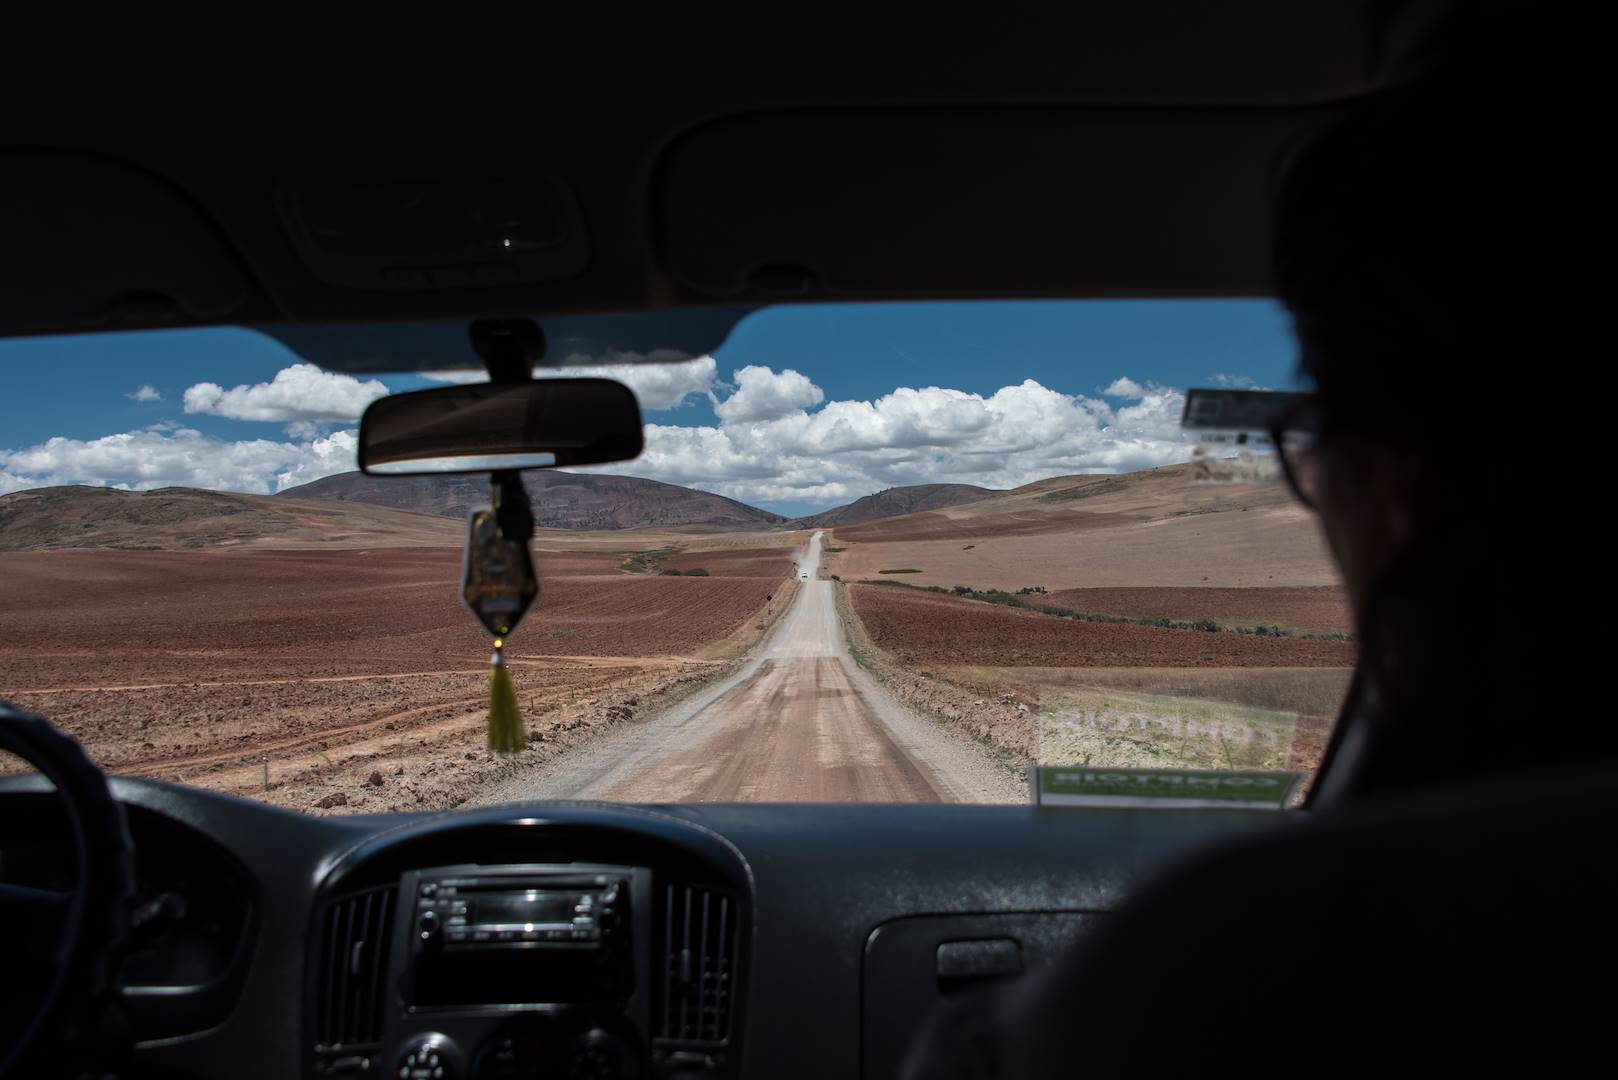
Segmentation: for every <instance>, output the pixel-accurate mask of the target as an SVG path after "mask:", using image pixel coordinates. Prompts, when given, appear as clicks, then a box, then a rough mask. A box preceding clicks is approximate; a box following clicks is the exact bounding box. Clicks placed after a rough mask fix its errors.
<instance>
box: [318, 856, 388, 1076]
mask: <svg viewBox="0 0 1618 1080" xmlns="http://www.w3.org/2000/svg"><path fill="white" fill-rule="evenodd" d="M393 907H394V902H393V888H392V887H391V886H387V887H383V888H379V889H371V890H370V891H368V892H362V893H355V894H354V895H353V896H346V897H344V898H342V899H341V900H337V901H335V902H334V903H333V904H332V905H331V906H330V907H328V908H327V909H326V923H325V927H324V932H323V935H322V940H321V951H320V957H319V962H320V965H321V966H320V991H319V997H318V1006H317V1008H318V1009H319V1012H318V1013H317V1016H316V1021H315V1023H316V1038H317V1039H318V1041H319V1045H320V1046H321V1047H322V1048H324V1049H338V1048H346V1047H354V1046H363V1045H365V1044H376V1043H380V1042H381V1039H382V998H383V993H382V988H383V982H382V980H383V976H384V969H385V968H386V967H387V962H388V930H389V928H390V927H391V926H392V923H393Z"/></svg>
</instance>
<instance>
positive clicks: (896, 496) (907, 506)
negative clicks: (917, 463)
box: [789, 484, 1005, 529]
mask: <svg viewBox="0 0 1618 1080" xmlns="http://www.w3.org/2000/svg"><path fill="white" fill-rule="evenodd" d="M1003 494H1005V492H1003V491H996V490H995V489H993V488H983V487H974V486H973V485H971V484H912V485H910V486H908V487H893V488H888V489H887V490H886V491H879V492H877V493H876V494H875V495H867V496H865V497H864V498H862V499H855V500H854V501H853V502H851V503H847V504H845V505H843V506H834V507H832V508H831V509H830V510H824V511H821V512H820V513H818V514H811V515H809V516H808V517H801V518H795V519H794V520H793V521H791V522H789V524H790V525H791V527H793V528H796V529H829V528H832V527H833V526H848V525H858V524H860V523H862V522H866V521H877V520H880V519H882V518H890V517H898V516H899V515H901V514H915V513H920V512H923V511H927V510H942V509H944V508H945V507H948V506H960V505H962V504H963V503H970V502H976V501H977V500H979V499H986V498H988V497H990V496H991V495H1003Z"/></svg>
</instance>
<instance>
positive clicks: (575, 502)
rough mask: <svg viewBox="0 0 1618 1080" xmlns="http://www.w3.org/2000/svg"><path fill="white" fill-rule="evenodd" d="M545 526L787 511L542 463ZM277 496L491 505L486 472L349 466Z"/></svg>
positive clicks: (670, 525) (537, 476)
mask: <svg viewBox="0 0 1618 1080" xmlns="http://www.w3.org/2000/svg"><path fill="white" fill-rule="evenodd" d="M523 481H524V483H526V484H527V485H528V494H529V497H530V499H531V500H532V501H533V504H534V523H535V524H536V525H538V526H539V527H540V528H542V529H639V528H662V529H693V530H707V529H722V530H747V529H768V528H771V527H773V526H776V525H780V524H782V523H784V522H785V520H786V519H785V518H783V517H781V516H780V515H779V514H772V513H770V512H769V511H767V510H760V509H758V508H757V507H753V506H748V505H747V504H745V503H739V502H737V501H735V500H734V499H727V498H725V497H724V496H722V495H713V494H710V493H709V492H706V491H697V490H695V489H693V488H687V487H680V486H678V485H676V484H664V483H661V482H659V481H657V480H643V479H641V478H640V477H636V476H612V475H608V474H605V473H568V472H556V471H552V470H548V469H536V470H534V471H531V472H527V473H524V474H523ZM275 498H277V499H288V498H290V499H326V500H333V501H337V502H344V503H367V504H371V505H376V506H386V507H390V508H392V509H395V510H408V511H411V512H413V513H417V514H433V515H436V516H439V517H452V518H465V517H466V515H467V513H468V512H469V511H471V510H474V509H476V508H478V507H482V506H487V505H489V483H488V480H487V479H485V478H484V477H483V476H399V477H378V476H366V475H365V474H364V473H358V472H346V473H338V474H336V475H335V476H328V477H325V478H324V479H321V480H316V481H314V482H313V483H309V484H301V485H299V486H298V487H294V488H288V489H287V490H285V491H283V492H281V493H280V494H278V495H276V496H275Z"/></svg>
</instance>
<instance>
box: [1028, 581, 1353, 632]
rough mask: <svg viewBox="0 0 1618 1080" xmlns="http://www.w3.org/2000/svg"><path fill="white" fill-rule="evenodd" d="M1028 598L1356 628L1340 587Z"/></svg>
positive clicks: (1183, 618) (1232, 620) (1150, 613)
mask: <svg viewBox="0 0 1618 1080" xmlns="http://www.w3.org/2000/svg"><path fill="white" fill-rule="evenodd" d="M1029 599H1030V600H1032V601H1036V602H1038V603H1040V604H1045V605H1049V606H1050V607H1060V608H1066V609H1068V610H1069V611H1081V612H1086V613H1088V614H1092V615H1120V616H1124V617H1126V618H1163V619H1174V620H1176V621H1180V622H1194V621H1195V620H1197V619H1213V620H1215V621H1216V622H1219V623H1222V624H1225V625H1229V626H1283V627H1287V628H1288V629H1293V630H1313V631H1324V632H1333V631H1335V632H1346V631H1349V630H1351V629H1353V626H1354V620H1353V617H1352V613H1351V612H1350V611H1349V607H1348V596H1347V594H1346V593H1345V592H1344V591H1343V589H1342V588H1341V587H1340V586H1337V585H1314V586H1305V587H1301V588H1280V589H1272V588H1262V587H1259V588H1250V589H1224V588H1209V587H1207V586H1203V587H1201V588H1194V589H1168V588H1136V589H1062V590H1060V591H1058V592H1053V593H1050V594H1048V595H1039V596H1032V597H1029Z"/></svg>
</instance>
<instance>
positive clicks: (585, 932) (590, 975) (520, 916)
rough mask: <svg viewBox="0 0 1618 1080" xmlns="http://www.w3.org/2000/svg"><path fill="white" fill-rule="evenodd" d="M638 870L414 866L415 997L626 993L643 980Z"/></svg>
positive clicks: (486, 1001)
mask: <svg viewBox="0 0 1618 1080" xmlns="http://www.w3.org/2000/svg"><path fill="white" fill-rule="evenodd" d="M636 873H637V871H635V870H633V869H630V868H622V869H619V868H613V867H605V868H603V867H591V868H590V869H588V870H581V871H579V872H569V871H567V870H564V869H562V868H545V869H543V870H538V869H536V870H533V871H530V872H522V873H513V872H511V870H509V869H502V870H500V871H489V872H480V871H478V870H477V869H475V868H456V869H455V870H452V871H422V872H419V873H416V874H408V875H406V882H405V885H406V887H407V888H409V889H410V890H411V893H412V895H413V896H414V909H413V911H412V912H411V915H410V921H409V922H408V923H407V933H408V935H409V940H410V965H409V972H408V975H407V978H406V980H405V983H404V986H403V987H402V989H403V990H404V991H405V996H406V999H407V1000H408V1001H409V1003H410V1004H411V1005H412V1006H414V1007H417V1008H420V1007H434V1006H476V1005H495V1004H498V1005H515V1004H525V1003H610V1002H620V1001H623V1000H625V999H626V998H628V996H629V995H630V994H631V993H632V992H633V990H634V983H635V978H634V971H635V967H634V962H633V959H634V957H633V951H632V949H631V948H630V937H631V930H630V928H631V925H632V922H631V919H630V917H629V916H630V910H629V909H630V899H631V894H632V891H633V889H632V882H633V880H634V878H635V874H636ZM411 879H414V880H411Z"/></svg>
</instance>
